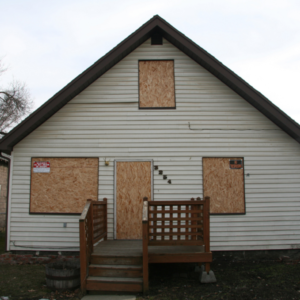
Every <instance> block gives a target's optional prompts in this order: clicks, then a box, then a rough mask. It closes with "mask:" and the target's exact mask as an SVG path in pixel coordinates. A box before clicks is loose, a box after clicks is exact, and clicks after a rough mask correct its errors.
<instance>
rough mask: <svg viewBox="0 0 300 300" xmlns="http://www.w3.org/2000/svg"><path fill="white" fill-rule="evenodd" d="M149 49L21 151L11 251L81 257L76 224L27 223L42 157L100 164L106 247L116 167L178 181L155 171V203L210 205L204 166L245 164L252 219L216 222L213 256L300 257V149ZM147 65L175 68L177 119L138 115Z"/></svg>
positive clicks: (184, 61) (226, 91) (168, 51)
mask: <svg viewBox="0 0 300 300" xmlns="http://www.w3.org/2000/svg"><path fill="white" fill-rule="evenodd" d="M150 43H151V42H150V39H149V40H147V41H146V42H145V43H143V44H142V45H141V46H139V47H138V48H137V49H135V50H134V51H133V52H132V53H131V54H129V55H128V56H126V57H125V58H124V59H123V60H122V61H120V62H119V63H118V64H116V65H115V66H114V67H112V68H111V69H110V70H109V71H107V72H106V73H105V74H104V75H102V77H100V78H99V79H98V80H96V81H95V82H94V83H93V84H91V85H90V86H89V87H87V88H86V89H85V90H84V91H83V92H81V93H80V94H79V95H78V96H76V97H75V98H74V99H72V100H71V101H70V102H69V103H68V104H66V105H65V106H64V107H63V108H62V109H60V111H58V112H57V113H56V114H54V115H53V116H52V117H51V118H50V119H48V120H47V121H46V122H45V123H44V124H42V125H41V126H40V127H38V128H37V129H36V130H35V131H33V132H32V133H31V134H29V135H28V136H27V137H26V138H24V139H23V140H22V141H21V142H19V143H18V144H17V145H16V146H15V147H14V162H13V174H12V196H11V223H10V249H11V250H24V249H26V248H18V247H14V246H13V242H15V244H16V245H21V246H24V247H26V246H27V247H33V248H28V249H29V250H30V249H34V247H45V249H50V250H51V249H53V247H57V248H63V247H66V248H65V249H66V250H67V248H68V250H70V249H73V250H78V246H79V234H78V231H79V227H78V216H68V215H63V216H60V215H30V214H29V199H30V161H31V157H36V156H44V157H47V156H51V157H56V156H57V157H99V193H98V194H99V200H101V199H102V198H104V197H106V198H107V199H108V238H109V239H112V238H113V230H114V228H113V226H114V225H113V224H114V222H113V218H114V217H113V211H114V164H113V161H114V160H115V159H131V160H132V159H153V160H154V165H157V166H158V167H159V170H163V174H164V175H167V176H168V179H171V181H172V184H168V183H167V180H163V176H162V175H159V173H158V171H159V170H155V171H154V200H164V199H172V200H174V199H178V200H179V199H181V200H187V199H190V198H192V197H198V196H200V197H202V196H203V191H202V157H244V164H245V165H244V168H245V200H246V215H222V216H221V215H219V216H215V215H214V216H211V249H212V251H214V250H259V249H291V248H300V242H299V240H300V232H299V225H300V202H299V195H300V194H299V193H300V168H299V166H300V147H299V144H298V143H297V142H296V141H295V140H294V139H292V138H291V137H290V136H289V135H287V134H286V133H285V132H284V131H283V130H281V129H280V128H279V127H277V126H276V125H275V124H274V123H272V122H271V121H270V120H269V119H267V118H266V117H265V116H264V115H263V114H262V113H260V112H259V111H257V110H256V109H255V108H254V107H252V106H251V105H250V104H249V103H248V102H247V101H245V100H244V99H243V98H241V97H240V96H239V95H237V94H236V93H235V92H233V91H232V90H231V89H230V88H229V87H227V86H226V85H225V84H223V83H222V82H221V81H219V80H218V79H217V78H216V77H214V76H213V75H212V74H211V73H209V72H208V71H207V70H205V69H204V68H202V67H201V66H200V65H198V64H197V63H196V62H195V61H193V60H192V59H191V58H189V57H188V56H186V55H185V54H184V53H182V52H181V51H180V50H178V49H177V48H176V47H174V46H173V45H172V44H170V43H169V42H167V41H166V40H164V41H163V45H162V46H161V45H158V46H151V44H150ZM147 59H154V60H155V59H159V60H161V59H163V60H167V59H174V73H175V94H176V109H175V110H174V109H172V110H151V109H149V110H139V108H138V60H147ZM189 123H190V128H189ZM105 158H106V160H109V161H110V165H109V166H105V165H104V160H105ZM246 174H249V176H247V175H246ZM64 222H67V223H68V225H67V228H63V223H64ZM47 247H48V248H47ZM69 247H70V248H69Z"/></svg>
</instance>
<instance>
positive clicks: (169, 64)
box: [139, 60, 175, 108]
mask: <svg viewBox="0 0 300 300" xmlns="http://www.w3.org/2000/svg"><path fill="white" fill-rule="evenodd" d="M139 93H140V107H141V108H143V107H144V108H146V107H157V108H158V107H175V84H174V61H172V60H167V61H166V60H156V61H139Z"/></svg>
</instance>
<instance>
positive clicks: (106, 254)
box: [91, 252, 143, 258]
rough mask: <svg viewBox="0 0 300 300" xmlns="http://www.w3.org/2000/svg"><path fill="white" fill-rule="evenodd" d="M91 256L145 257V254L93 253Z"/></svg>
mask: <svg viewBox="0 0 300 300" xmlns="http://www.w3.org/2000/svg"><path fill="white" fill-rule="evenodd" d="M91 256H97V257H118V258H119V257H143V255H137V254H134V253H133V254H124V253H111V252H110V253H92V254H91Z"/></svg>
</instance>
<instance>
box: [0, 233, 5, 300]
mask: <svg viewBox="0 0 300 300" xmlns="http://www.w3.org/2000/svg"><path fill="white" fill-rule="evenodd" d="M4 252H5V231H0V254H2V253H4ZM0 297H1V296H0Z"/></svg>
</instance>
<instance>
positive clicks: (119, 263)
mask: <svg viewBox="0 0 300 300" xmlns="http://www.w3.org/2000/svg"><path fill="white" fill-rule="evenodd" d="M86 289H87V290H90V291H103V292H142V291H143V272H142V256H140V255H126V256H124V255H122V256H119V255H115V254H111V255H109V254H98V253H97V254H95V253H93V254H92V255H91V264H90V265H89V276H88V277H87V280H86Z"/></svg>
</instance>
